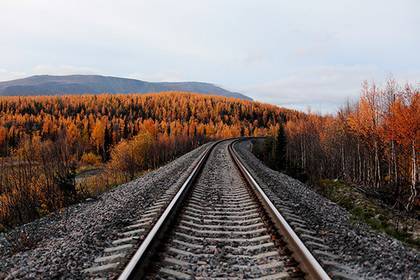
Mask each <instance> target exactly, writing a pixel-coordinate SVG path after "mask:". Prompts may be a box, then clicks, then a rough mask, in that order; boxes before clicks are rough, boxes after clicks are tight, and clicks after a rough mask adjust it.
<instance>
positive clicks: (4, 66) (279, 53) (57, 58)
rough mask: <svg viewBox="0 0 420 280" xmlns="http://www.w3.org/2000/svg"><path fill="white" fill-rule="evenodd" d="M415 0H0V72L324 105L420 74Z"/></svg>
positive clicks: (303, 106) (326, 108)
mask: <svg viewBox="0 0 420 280" xmlns="http://www.w3.org/2000/svg"><path fill="white" fill-rule="evenodd" d="M419 11H420V1H418V0H395V1H394V0H381V1H380V0H360V1H359V0H351V1H348V0H340V1H337V0H317V1H312V0H307V1H304V0H297V1H290V0H287V1H283V0H252V1H251V0H249V1H247V0H178V1H171V0H167V1H161V0H153V1H146V0H120V1H108V0H100V1H98V0H72V1H64V0H54V1H50V0H0V81H5V80H11V79H16V78H22V77H26V76H30V75H35V74H51V75H53V74H56V75H67V74H101V75H110V76H118V77H129V78H136V79H141V80H146V81H203V82H210V83H214V84H217V85H220V86H222V87H224V88H226V89H229V90H233V91H238V92H241V93H244V94H246V95H248V96H250V97H252V98H254V99H255V100H258V101H261V102H267V103H272V104H277V105H280V106H283V107H288V108H294V109H299V110H307V109H308V108H310V109H311V110H312V111H315V112H320V113H330V112H334V111H335V110H337V108H338V107H339V106H340V105H341V104H343V103H344V102H345V101H346V100H355V99H357V97H358V96H359V94H360V88H361V83H362V81H363V80H368V81H375V82H376V83H378V84H382V83H383V82H384V81H385V80H386V79H388V78H389V77H393V78H395V79H396V80H397V81H399V82H401V83H406V82H409V83H411V84H413V85H415V86H416V85H420V14H419Z"/></svg>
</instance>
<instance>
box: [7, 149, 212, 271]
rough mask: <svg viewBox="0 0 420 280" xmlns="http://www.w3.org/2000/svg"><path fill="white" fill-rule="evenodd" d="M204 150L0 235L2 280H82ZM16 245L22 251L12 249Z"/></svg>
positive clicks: (176, 183) (179, 178) (182, 179)
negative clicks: (122, 232)
mask: <svg viewBox="0 0 420 280" xmlns="http://www.w3.org/2000/svg"><path fill="white" fill-rule="evenodd" d="M207 146H208V144H206V145H203V146H201V147H199V148H197V149H195V150H193V151H191V152H189V153H188V154H186V155H184V156H182V157H180V158H178V159H176V160H174V161H172V162H170V163H168V164H166V165H165V166H163V167H161V168H159V169H157V170H154V171H151V172H149V173H147V174H145V175H144V176H141V177H140V178H138V179H136V180H134V181H131V182H129V183H126V184H123V185H121V186H118V187H116V188H114V189H112V190H111V191H108V192H106V193H104V194H102V195H100V196H99V197H98V198H96V199H93V200H90V201H86V202H84V203H80V204H76V205H72V206H70V207H68V208H65V209H64V210H63V211H61V212H57V213H54V214H51V215H48V216H46V217H44V218H42V219H39V220H36V221H34V222H31V223H28V224H26V225H23V226H20V227H18V228H16V229H14V230H12V231H10V232H7V233H3V234H1V235H0V279H3V278H6V279H19V278H20V279H51V278H55V279H57V278H61V279H69V278H71V279H80V278H83V275H84V274H83V272H82V271H83V270H84V269H86V268H88V267H90V266H92V264H93V260H94V259H95V257H97V256H98V255H100V254H101V253H102V251H103V250H104V248H106V247H109V246H110V242H111V241H112V240H113V239H115V238H116V237H117V235H118V232H119V231H120V230H121V228H122V227H124V226H126V225H127V224H128V223H129V222H130V221H132V220H133V219H135V218H138V217H140V216H141V215H142V213H143V212H144V209H145V208H147V207H148V206H149V205H151V204H152V203H153V202H154V201H155V200H157V199H158V198H159V197H160V195H161V194H162V193H163V192H164V191H165V190H166V189H168V188H169V187H170V186H174V185H175V186H177V187H180V186H181V185H182V183H183V181H185V179H186V177H187V176H188V174H189V173H190V172H191V170H192V169H193V167H194V163H195V161H196V160H197V159H198V158H199V156H200V154H201V153H202V152H204V150H205V149H206V148H207ZM17 245H18V246H19V247H20V246H21V247H22V248H19V249H16V248H17Z"/></svg>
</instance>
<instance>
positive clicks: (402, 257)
mask: <svg viewBox="0 0 420 280" xmlns="http://www.w3.org/2000/svg"><path fill="white" fill-rule="evenodd" d="M250 147H251V142H250V141H249V140H248V141H243V142H240V143H238V144H237V145H236V150H237V151H238V153H239V155H240V156H241V157H242V158H243V160H244V161H245V163H246V165H247V167H248V169H249V170H250V172H251V174H252V175H253V176H254V178H255V179H256V181H257V182H258V183H259V184H260V185H261V187H264V188H268V189H269V190H271V191H272V193H274V194H275V195H276V196H277V197H279V198H280V199H283V200H287V201H290V202H292V203H291V204H290V205H292V207H293V213H294V214H296V215H298V216H299V217H300V218H301V219H302V220H304V221H305V222H306V224H308V225H309V226H310V227H311V230H313V231H315V232H316V233H317V235H318V237H319V238H321V239H323V241H324V244H325V245H326V246H328V247H329V250H331V251H332V252H333V253H334V254H335V255H337V256H339V260H337V261H338V262H339V263H341V264H344V265H345V266H348V267H350V268H351V270H352V272H351V273H352V274H353V275H354V276H358V277H360V278H362V279H419V277H420V265H419V252H418V250H416V249H413V248H410V247H408V246H405V245H404V244H403V243H401V242H400V241H398V240H395V239H393V238H391V237H389V236H387V235H385V234H383V233H379V232H376V231H373V230H371V229H370V228H369V227H368V226H367V225H365V224H361V223H355V222H354V221H351V219H350V214H349V213H348V212H347V211H346V210H345V209H343V208H341V207H340V206H338V205H337V204H335V203H333V202H331V201H330V200H328V199H327V198H325V197H323V196H321V195H319V194H317V193H316V192H315V191H313V190H312V189H311V188H310V187H308V186H306V185H305V184H303V183H301V182H300V181H298V180H295V179H293V178H291V177H289V176H287V175H285V174H282V173H280V172H277V171H274V170H272V169H270V168H268V167H267V166H265V165H264V164H263V163H262V162H261V161H260V160H259V159H257V158H256V157H255V156H254V155H253V154H252V153H251V151H250Z"/></svg>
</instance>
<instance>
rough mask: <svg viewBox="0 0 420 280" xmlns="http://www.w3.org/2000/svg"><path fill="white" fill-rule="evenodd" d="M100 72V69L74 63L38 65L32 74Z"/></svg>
mask: <svg viewBox="0 0 420 280" xmlns="http://www.w3.org/2000/svg"><path fill="white" fill-rule="evenodd" d="M98 73H100V72H99V71H98V70H96V69H93V68H90V67H79V66H73V65H42V64H41V65H37V66H35V67H34V68H33V69H32V71H31V74H33V75H73V74H81V75H94V74H98Z"/></svg>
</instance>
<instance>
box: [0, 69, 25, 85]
mask: <svg viewBox="0 0 420 280" xmlns="http://www.w3.org/2000/svg"><path fill="white" fill-rule="evenodd" d="M25 76H26V73H25V72H16V71H9V70H6V69H1V68H0V82H3V81H9V80H14V79H20V78H23V77H25Z"/></svg>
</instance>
